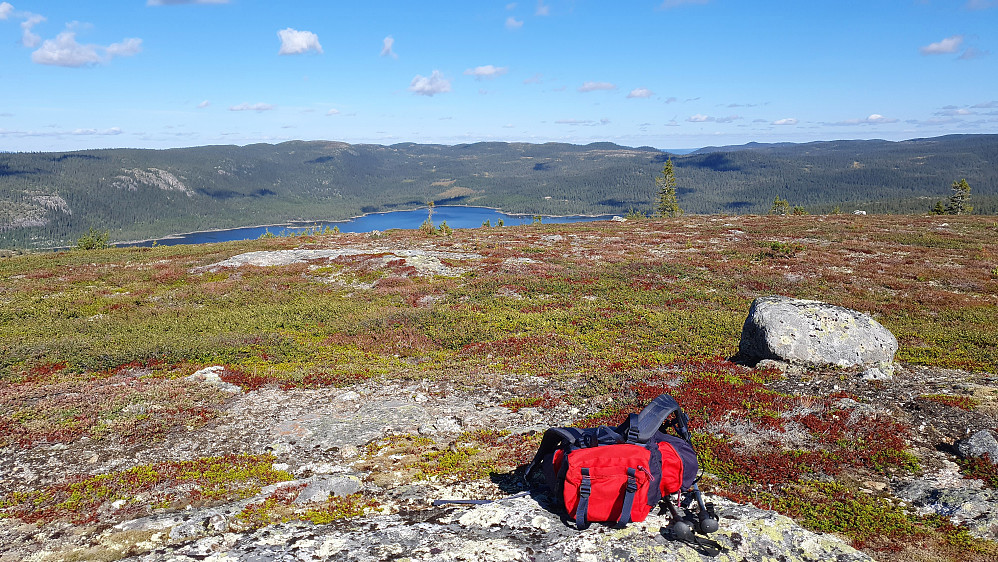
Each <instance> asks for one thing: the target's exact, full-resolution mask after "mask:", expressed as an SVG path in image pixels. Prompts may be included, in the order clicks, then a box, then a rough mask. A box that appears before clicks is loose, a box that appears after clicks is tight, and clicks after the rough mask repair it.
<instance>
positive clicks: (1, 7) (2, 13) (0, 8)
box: [0, 2, 14, 20]
mask: <svg viewBox="0 0 998 562" xmlns="http://www.w3.org/2000/svg"><path fill="white" fill-rule="evenodd" d="M12 13H14V6H11V5H10V2H0V20H5V19H7V18H9V17H10V15H11V14H12Z"/></svg>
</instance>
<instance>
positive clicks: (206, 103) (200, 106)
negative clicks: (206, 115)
mask: <svg viewBox="0 0 998 562" xmlns="http://www.w3.org/2000/svg"><path fill="white" fill-rule="evenodd" d="M209 105H211V102H210V101H208V100H204V101H203V102H201V103H199V104H198V109H204V108H206V107H208V106H209Z"/></svg>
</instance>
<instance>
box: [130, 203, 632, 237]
mask: <svg viewBox="0 0 998 562" xmlns="http://www.w3.org/2000/svg"><path fill="white" fill-rule="evenodd" d="M426 216H427V209H426V208H422V209H415V210H412V211H390V212H386V213H372V214H370V215H364V216H362V217H357V218H355V219H349V220H342V221H315V222H308V223H293V224H289V225H285V226H250V227H245V228H232V229H229V230H212V231H205V232H192V233H190V234H179V235H176V236H173V237H170V238H161V239H157V240H156V241H155V242H156V244H157V245H159V246H174V245H177V244H210V243H212V242H229V241H231V240H253V239H256V238H259V237H260V236H262V235H264V234H266V233H267V232H270V233H272V234H276V235H287V234H293V233H298V232H302V231H305V230H308V229H314V228H319V229H324V228H326V227H329V228H333V227H334V226H335V227H338V228H339V229H340V232H371V231H373V230H388V229H390V228H419V226H420V225H421V224H423V221H425V220H426ZM612 217H613V215H597V216H583V215H573V216H564V217H547V216H545V217H543V218H542V222H544V223H568V222H586V221H600V220H609V219H610V218H612ZM500 220H502V222H503V225H504V226H513V225H520V224H530V223H532V222H533V220H534V219H533V215H511V214H507V213H503V212H501V211H497V210H495V209H489V208H486V207H460V206H448V205H441V206H439V207H436V208H435V209H434V210H433V224H435V225H437V226H439V225H440V223H442V222H444V221H446V222H447V225H448V226H450V227H451V228H478V227H480V226H482V224H483V223H484V222H485V221H489V222H490V223H491V224H492V226H497V224H498V222H499V221H500ZM152 244H153V241H152V240H149V241H145V242H137V243H132V244H118V245H119V246H152Z"/></svg>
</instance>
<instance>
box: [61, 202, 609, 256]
mask: <svg viewBox="0 0 998 562" xmlns="http://www.w3.org/2000/svg"><path fill="white" fill-rule="evenodd" d="M453 208H462V209H488V210H490V211H494V212H496V213H500V214H504V215H507V216H510V217H516V218H519V219H523V218H530V217H535V216H539V217H541V218H542V219H544V218H549V219H565V218H570V217H580V218H582V219H584V220H585V222H589V221H597V220H600V219H601V218H602V217H606V218H605V219H604V220H610V219H611V218H612V217H614V216H618V215H614V214H602V215H593V214H577V215H538V214H534V213H507V212H505V211H503V210H502V209H500V208H498V207H487V206H482V205H440V206H437V207H434V212H436V211H437V210H443V209H453ZM428 209H429V207H427V206H422V207H414V208H411V209H395V210H392V211H378V212H374V213H364V214H361V215H356V216H352V217H350V218H346V219H332V220H331V219H315V220H292V221H288V222H285V223H275V224H258V225H249V226H235V227H230V228H212V229H206V230H194V231H191V232H180V233H173V234H168V235H166V236H160V237H156V238H145V239H141V240H123V241H118V242H113V243H112V245H115V246H122V247H129V246H140V245H143V244H148V243H155V242H159V241H175V240H180V239H183V238H186V237H191V236H195V235H201V234H212V233H219V232H229V231H236V230H242V229H258V228H264V229H270V228H285V229H287V228H292V229H304V228H308V227H309V225H318V224H328V223H348V222H352V221H356V220H359V219H363V218H366V217H372V216H377V215H388V214H392V213H411V212H415V211H419V210H428ZM586 219H588V220H586ZM575 222H578V221H575ZM511 226H512V225H511ZM394 228H399V229H401V230H415V229H418V228H419V227H415V228H413V229H407V228H404V227H394ZM454 228H477V227H454ZM374 230H378V229H374ZM385 230H388V229H385ZM367 232H373V230H371V231H367ZM251 239H252V238H247V239H246V240H251ZM235 241H237V240H220V241H218V242H235ZM218 242H202V243H206V244H217V243H218ZM192 243H193V242H192ZM69 248H72V246H68V247H57V248H46V250H52V251H58V250H65V249H69Z"/></svg>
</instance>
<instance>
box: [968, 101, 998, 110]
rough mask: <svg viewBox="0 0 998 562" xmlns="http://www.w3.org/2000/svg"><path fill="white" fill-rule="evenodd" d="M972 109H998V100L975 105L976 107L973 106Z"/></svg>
mask: <svg viewBox="0 0 998 562" xmlns="http://www.w3.org/2000/svg"><path fill="white" fill-rule="evenodd" d="M970 107H973V108H974V109H992V108H995V107H998V100H995V101H986V102H983V103H975V104H974V105H972V106H970Z"/></svg>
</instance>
